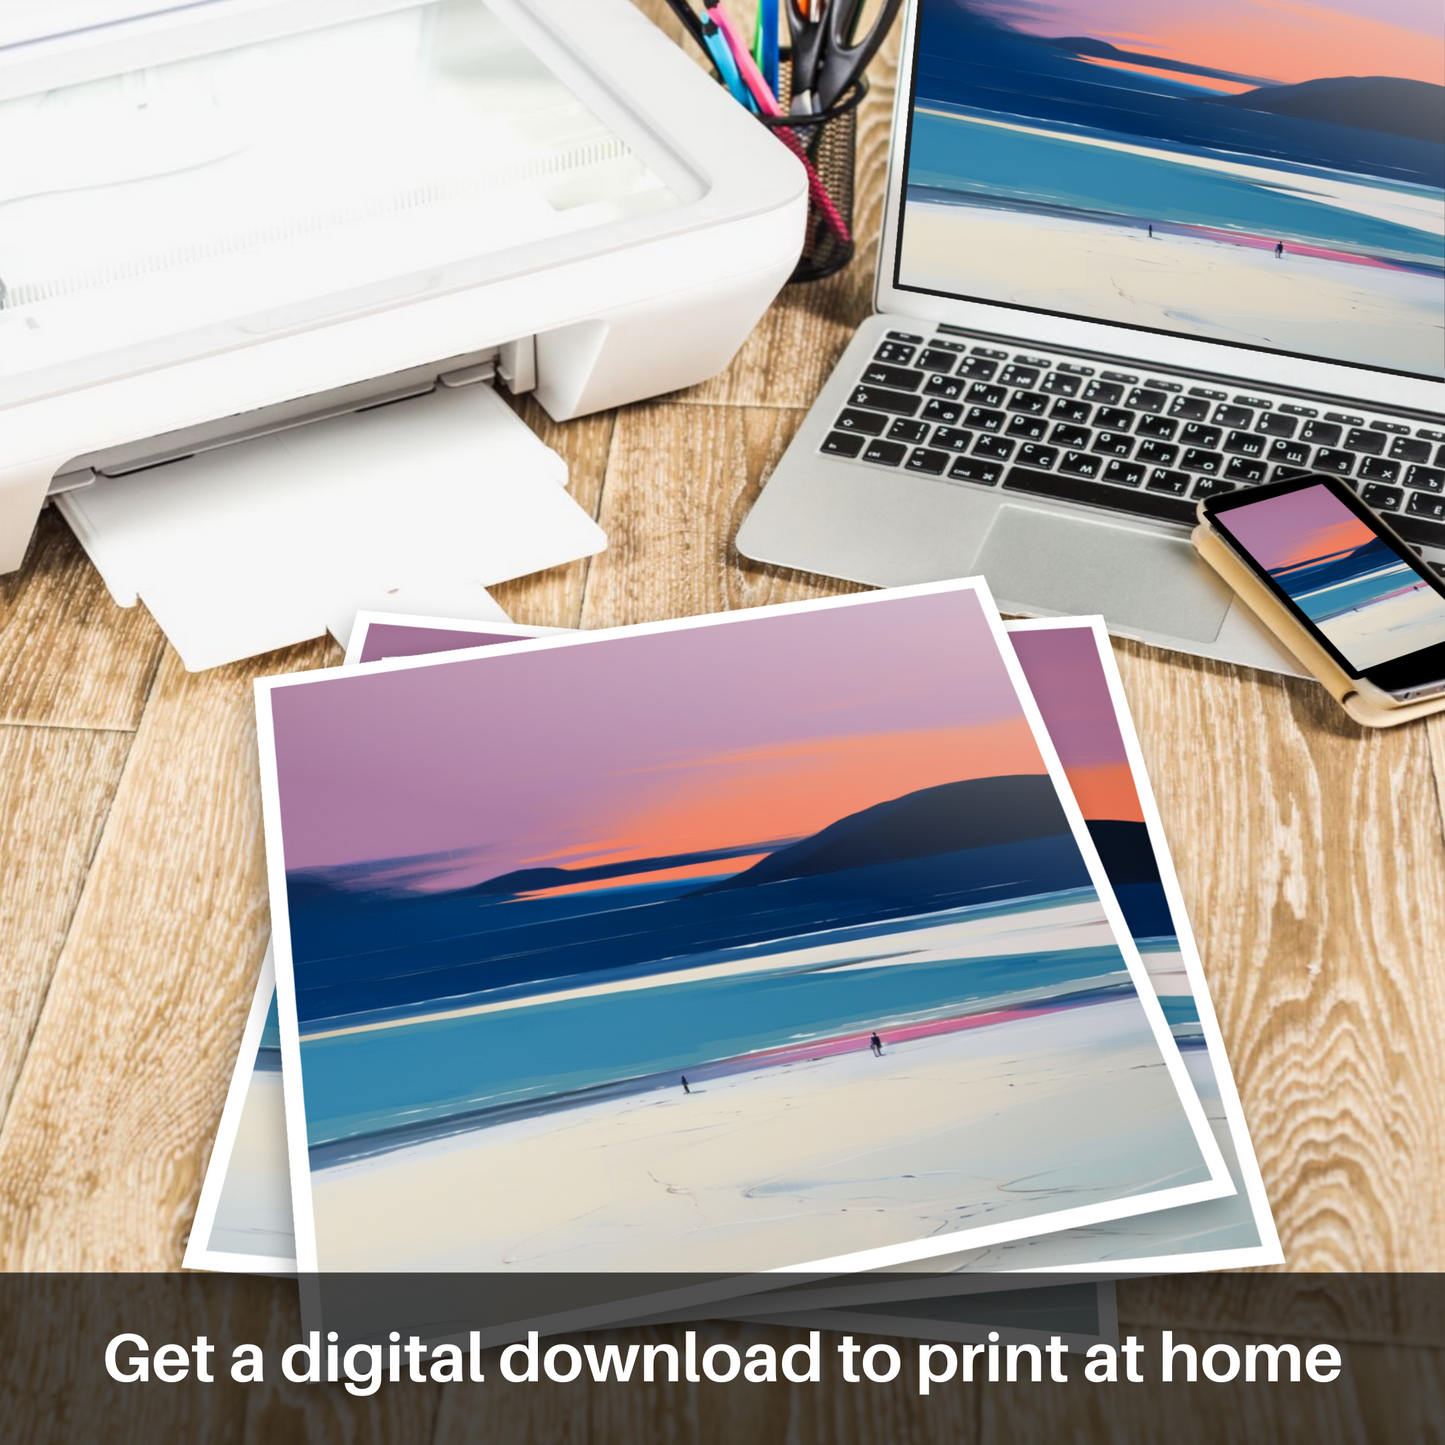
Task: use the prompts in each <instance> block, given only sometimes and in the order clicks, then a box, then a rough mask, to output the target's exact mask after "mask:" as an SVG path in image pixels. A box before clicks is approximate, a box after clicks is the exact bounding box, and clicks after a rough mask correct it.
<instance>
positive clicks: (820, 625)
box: [262, 590, 1043, 876]
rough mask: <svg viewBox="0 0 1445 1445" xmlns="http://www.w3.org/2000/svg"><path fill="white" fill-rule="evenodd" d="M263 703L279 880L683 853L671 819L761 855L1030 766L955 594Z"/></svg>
mask: <svg viewBox="0 0 1445 1445" xmlns="http://www.w3.org/2000/svg"><path fill="white" fill-rule="evenodd" d="M479 630H480V631H485V625H483V627H482V628H480V629H479ZM522 645H524V646H525V645H526V644H522ZM268 704H269V706H270V708H271V711H272V718H273V722H274V732H275V740H276V758H277V772H278V786H279V790H280V799H281V814H282V832H283V839H284V850H285V860H286V867H287V868H288V870H290V869H297V868H308V867H318V866H327V865H331V866H334V865H340V864H347V863H355V862H361V861H365V860H376V859H383V858H399V857H408V856H413V857H414V856H417V855H424V854H436V853H443V852H450V851H456V852H459V853H465V854H467V855H470V857H471V858H472V859H473V860H474V862H475V863H479V864H484V865H485V866H483V867H482V868H481V869H480V876H491V875H493V874H496V873H501V872H504V871H507V870H509V869H511V868H513V867H517V866H522V865H525V864H527V863H530V862H532V861H535V860H536V859H538V858H542V857H558V855H562V854H565V855H566V856H565V857H561V858H559V861H564V862H581V861H584V860H585V859H587V858H588V857H594V858H595V857H599V856H602V855H605V854H615V853H617V852H618V851H619V850H620V851H623V852H627V851H628V850H633V849H637V850H646V849H648V848H650V847H653V846H655V847H656V848H657V851H658V852H667V851H669V850H670V849H671V848H674V847H677V846H678V844H679V841H681V843H682V845H683V846H701V845H700V844H699V843H698V842H697V841H696V840H693V839H687V838H681V835H680V834H679V833H677V832H676V831H675V830H674V831H673V832H669V831H668V829H669V827H671V825H672V821H675V819H676V817H678V816H686V817H687V818H688V820H689V826H691V824H692V823H694V822H696V823H697V824H698V830H699V831H700V834H701V835H702V836H706V837H709V838H710V842H711V843H712V844H713V845H724V844H729V843H732V842H734V841H748V840H749V839H750V838H751V837H756V838H757V839H759V840H764V839H770V838H777V837H781V836H786V835H787V834H788V833H790V832H793V831H795V830H794V829H792V828H788V827H780V826H779V825H780V822H781V823H787V822H789V821H792V822H801V823H803V824H805V825H806V826H804V827H800V828H798V829H797V830H796V831H799V832H801V831H810V830H811V828H812V827H815V826H822V825H823V824H824V823H826V822H829V821H832V820H833V818H835V817H837V816H841V814H842V813H843V812H846V811H850V810H851V808H850V807H848V806H843V805H842V804H841V803H840V804H839V805H838V806H837V809H836V811H831V812H830V808H831V807H832V805H833V803H834V801H835V798H836V799H842V800H843V803H846V802H847V800H848V799H849V798H850V797H851V796H853V795H854V794H856V793H857V792H858V790H859V789H860V788H862V789H863V791H864V792H865V793H867V790H868V788H869V787H870V786H874V785H875V784H876V787H877V788H882V789H884V791H883V792H882V793H881V795H880V796H879V798H878V800H880V801H881V799H882V798H883V797H889V796H896V795H897V793H898V792H902V791H906V790H907V788H908V787H911V786H922V785H927V784H928V783H929V782H944V781H950V780H951V779H952V777H960V778H961V777H969V776H978V775H981V774H985V773H989V772H995V771H1003V772H1012V771H1027V772H1040V771H1042V770H1043V764H1042V760H1041V759H1040V757H1039V755H1038V753H1037V749H1036V746H1035V745H1034V743H1033V740H1032V736H1031V734H1029V733H1028V731H1027V724H1026V723H1025V721H1024V719H1023V715H1022V711H1021V709H1020V706H1019V703H1018V700H1017V697H1016V695H1015V693H1014V689H1013V686H1012V683H1011V681H1010V679H1009V677H1008V674H1007V671H1006V669H1005V667H1004V664H1003V661H1002V659H1001V657H1000V656H999V653H998V648H997V645H996V643H995V641H994V638H993V636H992V634H991V631H990V629H989V627H988V624H987V622H986V619H985V617H984V614H983V612H982V609H981V607H980V605H979V602H978V599H977V597H976V595H975V594H974V593H973V592H972V591H963V590H961V591H952V592H940V593H933V594H928V595H923V596H913V597H899V596H896V595H890V594H885V593H879V594H876V596H875V597H870V598H869V599H867V600H865V601H860V602H859V603H855V604H852V605H847V606H842V607H831V608H824V609H819V610H817V611H809V612H800V613H793V614H778V613H774V612H769V611H768V610H766V609H760V610H758V611H757V612H756V613H755V614H749V615H748V620H741V619H740V620H735V621H732V622H728V623H725V624H720V625H712V626H702V627H697V628H687V629H682V630H679V631H673V632H662V633H651V634H641V635H632V636H625V637H620V638H617V639H613V640H607V641H601V640H599V641H593V642H583V643H578V644H573V643H570V642H569V643H567V644H565V645H562V646H558V647H555V648H549V649H547V650H545V651H540V652H528V653H520V654H519V653H517V652H515V651H513V649H512V648H498V649H496V651H495V652H492V653H490V654H485V655H483V656H481V657H477V658H473V659H467V660H461V661H455V660H453V661H446V660H441V661H439V662H438V663H436V664H435V665H429V666H420V667H414V668H407V669H404V670H400V671H394V672H385V673H377V674H355V673H351V674H348V673H327V674H318V675H316V676H315V677H314V679H313V678H308V679H306V680H305V681H300V682H298V683H296V684H293V685H288V686H282V687H278V688H275V689H274V690H272V691H271V692H269V694H267V695H266V697H265V698H263V701H262V706H263V707H264V706H266V705H268ZM1020 730H1022V732H1021V731H1020ZM919 776H922V778H923V781H922V782H919V781H918V780H917V779H918V777H919ZM799 779H802V780H803V781H802V782H800V781H799ZM890 787H895V788H896V790H895V791H891V792H890V791H887V789H888V788H890ZM868 796H870V797H871V796H872V795H871V794H868ZM775 799H776V800H777V801H776V803H775V801H774V800H775ZM800 799H801V800H802V801H801V802H800V801H799V800H800ZM805 803H806V804H807V805H808V806H804V804H805ZM788 807H791V808H792V810H793V815H795V816H791V817H788V816H784V815H785V814H786V812H787V808H788ZM809 807H811V808H812V813H810V812H809ZM820 810H821V811H820ZM813 813H817V814H818V820H817V822H813V821H812V814H813ZM659 819H661V820H664V821H663V822H659ZM754 819H755V821H756V832H750V831H745V832H744V833H743V836H742V837H741V838H732V837H727V836H721V834H722V833H723V832H725V831H726V827H732V828H733V829H734V831H736V830H737V829H738V828H743V829H751V827H752V826H753V822H754ZM668 820H672V821H668ZM714 824H715V825H716V826H714ZM725 825H726V826H725ZM684 831H686V830H684ZM712 835H717V836H712ZM639 856H640V854H639Z"/></svg>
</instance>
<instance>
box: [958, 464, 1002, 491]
mask: <svg viewBox="0 0 1445 1445" xmlns="http://www.w3.org/2000/svg"><path fill="white" fill-rule="evenodd" d="M948 475H949V476H950V477H957V478H958V480H959V481H961V482H979V483H981V484H982V485H983V486H985V487H992V486H994V485H995V484H996V483H997V482H998V479H999V478H1000V477H1001V476H1003V468H1002V467H1001V466H1000V465H999V464H998V463H997V462H985V461H981V460H979V459H978V458H977V457H959V459H958V460H957V461H956V462H954V464H953V465H952V466H951V467H950V468H949V469H948Z"/></svg>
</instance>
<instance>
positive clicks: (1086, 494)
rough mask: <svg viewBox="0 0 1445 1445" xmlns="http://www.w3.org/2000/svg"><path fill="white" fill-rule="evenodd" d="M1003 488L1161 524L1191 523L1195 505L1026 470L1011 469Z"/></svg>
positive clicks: (1101, 483)
mask: <svg viewBox="0 0 1445 1445" xmlns="http://www.w3.org/2000/svg"><path fill="white" fill-rule="evenodd" d="M1004 488H1005V490H1009V491H1018V492H1029V493H1032V494H1033V495H1034V496H1038V497H1058V498H1060V499H1061V500H1065V501H1070V502H1086V503H1089V504H1091V505H1093V506H1096V507H1107V508H1108V509H1109V510H1110V511H1114V512H1128V513H1132V514H1133V515H1135V516H1145V517H1157V518H1159V519H1161V520H1164V521H1170V522H1192V521H1193V520H1194V504H1193V503H1192V502H1188V501H1185V500H1184V499H1183V498H1182V497H1170V496H1164V495H1161V494H1160V493H1158V492H1147V491H1138V492H1132V491H1125V490H1124V489H1123V488H1122V487H1111V486H1110V485H1109V484H1108V483H1107V482H1095V481H1089V480H1088V479H1087V478H1085V477H1082V476H1077V475H1061V474H1060V473H1059V472H1034V471H1030V470H1029V469H1028V468H1027V467H1011V468H1010V469H1009V474H1008V476H1007V477H1005V478H1004Z"/></svg>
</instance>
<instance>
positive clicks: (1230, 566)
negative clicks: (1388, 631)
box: [1191, 520, 1445, 728]
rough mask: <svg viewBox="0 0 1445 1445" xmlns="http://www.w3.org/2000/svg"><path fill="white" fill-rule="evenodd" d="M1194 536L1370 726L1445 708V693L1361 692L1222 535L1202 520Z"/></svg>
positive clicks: (1203, 552) (1262, 616)
mask: <svg viewBox="0 0 1445 1445" xmlns="http://www.w3.org/2000/svg"><path fill="white" fill-rule="evenodd" d="M1191 540H1192V541H1193V543H1194V546H1195V550H1196V551H1198V553H1199V555H1200V556H1201V557H1202V558H1204V560H1205V561H1206V562H1208V563H1209V565H1210V566H1211V567H1213V568H1214V570H1215V571H1216V572H1218V573H1219V575H1220V576H1221V577H1223V578H1224V580H1225V581H1226V582H1227V583H1228V584H1229V585H1230V586H1231V587H1232V588H1233V589H1234V590H1235V592H1237V593H1238V594H1239V596H1240V599H1241V600H1242V601H1243V602H1244V603H1245V604H1246V606H1248V608H1249V610H1250V611H1251V612H1253V613H1254V615H1255V616H1256V617H1258V618H1259V620H1260V621H1261V622H1262V623H1263V624H1264V625H1265V626H1266V627H1267V628H1269V630H1270V631H1271V632H1272V633H1274V635H1275V636H1276V637H1277V638H1279V640H1280V641H1281V642H1282V643H1283V644H1284V645H1285V647H1286V648H1288V649H1289V651H1290V652H1292V653H1294V655H1295V656H1296V657H1297V658H1299V660H1300V663H1301V665H1302V666H1303V667H1304V668H1305V669H1306V671H1308V672H1311V673H1313V674H1314V675H1315V677H1317V678H1318V679H1319V680H1320V682H1321V683H1323V684H1324V686H1325V688H1326V690H1327V691H1328V692H1329V693H1330V695H1331V696H1332V697H1333V698H1334V699H1335V700H1336V701H1337V702H1338V703H1339V704H1340V705H1341V706H1342V707H1343V708H1344V710H1345V711H1346V712H1347V713H1349V715H1350V716H1351V717H1352V718H1354V720H1355V721H1356V722H1357V723H1362V724H1363V725H1364V726H1365V727H1367V728H1392V727H1396V726H1398V725H1399V724H1400V723H1407V722H1413V721H1414V720H1415V719H1416V718H1421V717H1429V716H1430V714H1431V713H1437V712H1445V693H1442V694H1441V695H1440V696H1439V697H1431V698H1425V699H1424V700H1423V701H1420V702H1403V703H1396V704H1394V705H1393V706H1385V705H1382V704H1379V703H1376V702H1375V701H1373V699H1370V698H1365V697H1362V696H1361V695H1360V693H1359V691H1358V686H1357V684H1356V682H1355V679H1354V678H1352V677H1351V676H1350V675H1349V674H1348V673H1347V672H1345V670H1344V669H1343V668H1342V667H1340V665H1339V664H1338V663H1337V662H1336V661H1335V660H1334V658H1332V657H1331V656H1330V655H1329V653H1328V652H1326V651H1325V650H1324V648H1323V647H1321V646H1320V645H1319V643H1318V642H1316V641H1315V639H1314V638H1313V637H1312V636H1311V635H1310V633H1309V630H1308V629H1307V628H1306V627H1304V626H1303V625H1302V624H1301V623H1299V622H1298V621H1297V620H1296V619H1295V618H1294V617H1293V616H1292V615H1291V614H1290V613H1289V612H1288V611H1287V610H1286V608H1285V607H1284V605H1283V604H1282V603H1281V602H1280V601H1279V599H1278V598H1277V597H1275V595H1274V593H1272V592H1271V591H1270V590H1269V588H1268V587H1266V586H1265V585H1264V583H1263V582H1261V581H1260V580H1259V578H1258V577H1256V576H1255V575H1254V573H1253V572H1251V571H1250V570H1249V568H1248V567H1246V566H1245V564H1244V563H1243V562H1241V561H1240V560H1239V558H1238V557H1236V556H1235V554H1234V553H1233V552H1232V551H1231V550H1230V549H1229V547H1228V545H1227V544H1226V543H1225V542H1224V541H1223V539H1222V538H1221V537H1220V536H1219V534H1218V533H1217V532H1216V531H1215V530H1214V528H1213V527H1211V526H1210V524H1209V523H1208V522H1206V521H1203V520H1201V521H1200V523H1199V525H1198V526H1197V527H1196V528H1195V529H1194V533H1193V536H1192V538H1191Z"/></svg>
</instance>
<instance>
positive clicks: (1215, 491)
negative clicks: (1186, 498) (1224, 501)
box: [1189, 477, 1235, 497]
mask: <svg viewBox="0 0 1445 1445" xmlns="http://www.w3.org/2000/svg"><path fill="white" fill-rule="evenodd" d="M1234 489H1235V488H1234V483H1233V482H1222V481H1220V479H1219V478H1218V477H1200V479H1199V480H1198V481H1197V482H1195V484H1194V490H1193V491H1192V492H1191V493H1190V494H1189V495H1190V496H1191V497H1217V496H1218V495H1219V494H1220V493H1221V492H1232V491H1234Z"/></svg>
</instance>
